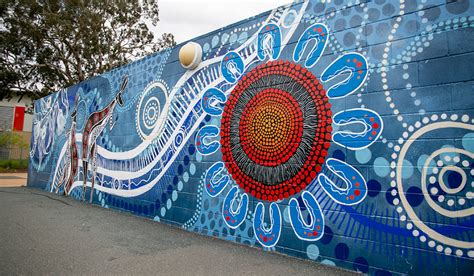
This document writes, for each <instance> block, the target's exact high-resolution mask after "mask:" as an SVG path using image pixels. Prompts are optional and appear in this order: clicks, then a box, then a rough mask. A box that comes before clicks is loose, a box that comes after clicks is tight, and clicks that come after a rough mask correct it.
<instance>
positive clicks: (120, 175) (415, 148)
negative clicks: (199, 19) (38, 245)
mask: <svg viewBox="0 0 474 276" xmlns="http://www.w3.org/2000/svg"><path fill="white" fill-rule="evenodd" d="M473 27H474V3H473V2H471V1H444V0H443V1H440V0H436V1H417V2H415V1H403V0H402V1H400V2H395V1H386V0H373V1H361V2H359V1H342V0H334V1H330V3H317V2H315V1H310V2H307V1H306V2H297V3H294V4H292V5H289V6H285V7H281V8H279V9H276V10H273V11H270V12H267V13H264V14H261V15H258V16H256V17H253V18H250V19H248V20H246V21H243V22H239V23H236V24H233V25H230V26H227V27H225V28H222V29H219V30H217V31H215V32H213V33H210V34H208V35H205V36H202V37H198V38H196V39H193V41H194V42H197V43H199V44H200V45H201V46H202V48H203V51H204V55H203V62H202V64H201V65H200V66H199V67H198V68H197V69H195V70H193V71H186V70H184V69H183V68H182V67H181V66H180V64H179V62H178V60H177V56H178V51H179V48H180V46H181V45H178V46H177V47H176V48H173V49H169V50H166V51H163V52H160V53H156V54H154V55H151V56H148V57H146V58H144V59H142V60H139V61H136V62H133V63H131V64H128V65H126V66H124V67H121V68H117V69H115V70H113V71H111V72H108V73H105V74H103V75H102V76H100V77H97V78H94V79H91V80H88V81H86V82H83V83H80V84H78V85H75V86H73V87H70V88H67V89H65V90H62V91H59V92H58V93H56V94H54V95H51V96H50V97H48V98H45V99H42V100H40V101H37V102H36V103H35V120H34V126H33V136H32V143H31V145H32V146H31V162H30V168H29V178H28V185H29V186H30V187H38V188H41V189H46V190H48V191H51V192H54V193H60V194H66V195H67V196H70V197H73V198H76V199H78V200H85V201H87V202H88V201H93V203H94V204H98V205H101V206H103V207H105V208H113V209H120V210H126V211H129V212H132V213H134V214H137V215H141V216H146V217H149V218H151V219H154V220H156V221H160V222H164V223H168V224H172V225H175V226H177V227H181V228H183V229H186V230H189V231H193V232H198V233H201V234H203V235H210V236H215V237H219V238H221V239H224V240H228V241H233V242H237V243H243V244H246V245H250V246H256V247H261V248H263V249H264V250H268V251H278V252H281V253H284V254H288V255H291V256H296V257H299V258H307V259H310V260H314V261H316V262H321V263H324V264H328V265H336V266H339V267H344V268H348V269H352V270H356V271H362V272H365V273H371V274H376V275H390V274H399V273H402V274H403V273H409V274H413V275H422V274H423V275H425V274H428V273H429V274H436V275H437V274H449V275H455V274H457V275H472V273H473V272H474V261H473V259H474V229H473V227H474V217H473V210H474V207H473V203H474V200H473V197H474V191H473V189H474V184H473V183H474V182H473V181H474V178H473V175H474V170H473V166H474V160H473V154H474V153H473V152H474V133H473V132H474V124H473V122H474V94H473V93H474V91H473V84H474V82H473V80H474V52H473V50H474V48H473V47H472V45H474V28H473ZM124 223H127V222H126V221H124ZM209 265H212V260H210V262H209ZM235 265H236V266H240V265H245V264H235ZM229 269H232V268H229Z"/></svg>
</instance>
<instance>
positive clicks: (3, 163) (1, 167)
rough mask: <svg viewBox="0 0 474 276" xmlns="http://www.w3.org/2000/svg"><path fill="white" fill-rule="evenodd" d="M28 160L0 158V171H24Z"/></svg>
mask: <svg viewBox="0 0 474 276" xmlns="http://www.w3.org/2000/svg"><path fill="white" fill-rule="evenodd" d="M27 169H28V160H0V172H25V171H26V170H27Z"/></svg>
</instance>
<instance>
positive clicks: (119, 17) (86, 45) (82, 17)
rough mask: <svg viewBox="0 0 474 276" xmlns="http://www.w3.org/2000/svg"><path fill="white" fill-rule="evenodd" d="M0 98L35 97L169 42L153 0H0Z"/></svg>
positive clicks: (170, 43)
mask: <svg viewBox="0 0 474 276" xmlns="http://www.w3.org/2000/svg"><path fill="white" fill-rule="evenodd" d="M0 15H1V18H0V32H1V33H0V100H1V99H4V98H7V99H9V98H11V97H12V96H13V95H20V96H21V97H23V96H28V97H30V98H33V99H37V98H40V97H43V96H45V95H48V94H49V93H52V92H54V91H57V90H58V89H59V88H61V87H67V86H70V85H72V84H75V83H77V82H80V81H83V80H85V79H87V78H90V77H92V76H95V75H98V74H100V73H102V72H105V71H107V70H110V69H112V68H114V67H117V66H120V65H122V64H125V63H127V62H129V61H131V60H134V59H137V58H139V57H142V56H144V55H146V54H149V53H152V52H155V51H159V50H161V49H164V48H166V47H170V46H173V45H175V42H174V37H173V35H172V34H168V33H165V34H163V35H161V37H156V36H155V35H154V34H153V33H152V32H151V31H150V29H149V26H150V25H156V24H157V23H158V21H159V17H158V15H159V9H158V4H157V1H154V0H135V1H131V0H0Z"/></svg>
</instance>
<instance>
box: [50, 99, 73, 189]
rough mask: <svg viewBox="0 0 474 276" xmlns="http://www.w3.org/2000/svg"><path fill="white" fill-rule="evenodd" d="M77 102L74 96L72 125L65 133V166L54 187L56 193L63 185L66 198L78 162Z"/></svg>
mask: <svg viewBox="0 0 474 276" xmlns="http://www.w3.org/2000/svg"><path fill="white" fill-rule="evenodd" d="M78 102H79V96H76V102H75V105H74V111H73V112H72V114H71V118H72V123H71V129H70V130H69V131H68V132H66V136H68V137H69V138H68V140H67V143H68V145H67V149H66V160H67V161H66V164H65V165H64V170H63V173H62V175H61V177H60V180H59V183H58V186H57V187H56V190H55V192H56V193H57V192H58V191H59V189H60V188H61V187H62V186H63V185H64V184H66V185H65V187H64V195H65V196H68V195H69V191H70V189H71V187H72V184H73V183H74V178H75V177H76V174H77V171H78V165H79V164H78V161H77V157H78V156H77V145H76V121H77V120H76V118H77V104H78Z"/></svg>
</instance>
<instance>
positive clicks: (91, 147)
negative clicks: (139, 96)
mask: <svg viewBox="0 0 474 276" xmlns="http://www.w3.org/2000/svg"><path fill="white" fill-rule="evenodd" d="M127 84H128V77H125V78H124V80H123V82H122V85H121V86H120V90H119V91H118V93H117V96H115V98H114V99H113V100H112V102H110V103H109V105H107V107H105V108H104V109H102V110H100V111H96V112H94V113H92V114H91V115H90V116H89V118H88V120H87V122H86V125H85V127H84V132H83V134H82V169H83V172H84V182H83V185H82V200H83V201H84V200H85V193H86V183H87V173H88V172H89V164H90V165H91V170H92V180H91V192H90V202H91V203H92V199H93V195H94V193H93V192H94V182H95V176H96V173H97V163H96V161H97V141H96V140H97V137H99V135H100V134H101V133H102V131H103V130H104V129H105V126H106V125H107V123H110V129H112V127H113V120H112V115H113V112H114V109H115V106H116V105H117V103H118V104H119V105H120V106H123V100H122V93H123V92H124V90H125V88H126V87H127Z"/></svg>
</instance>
